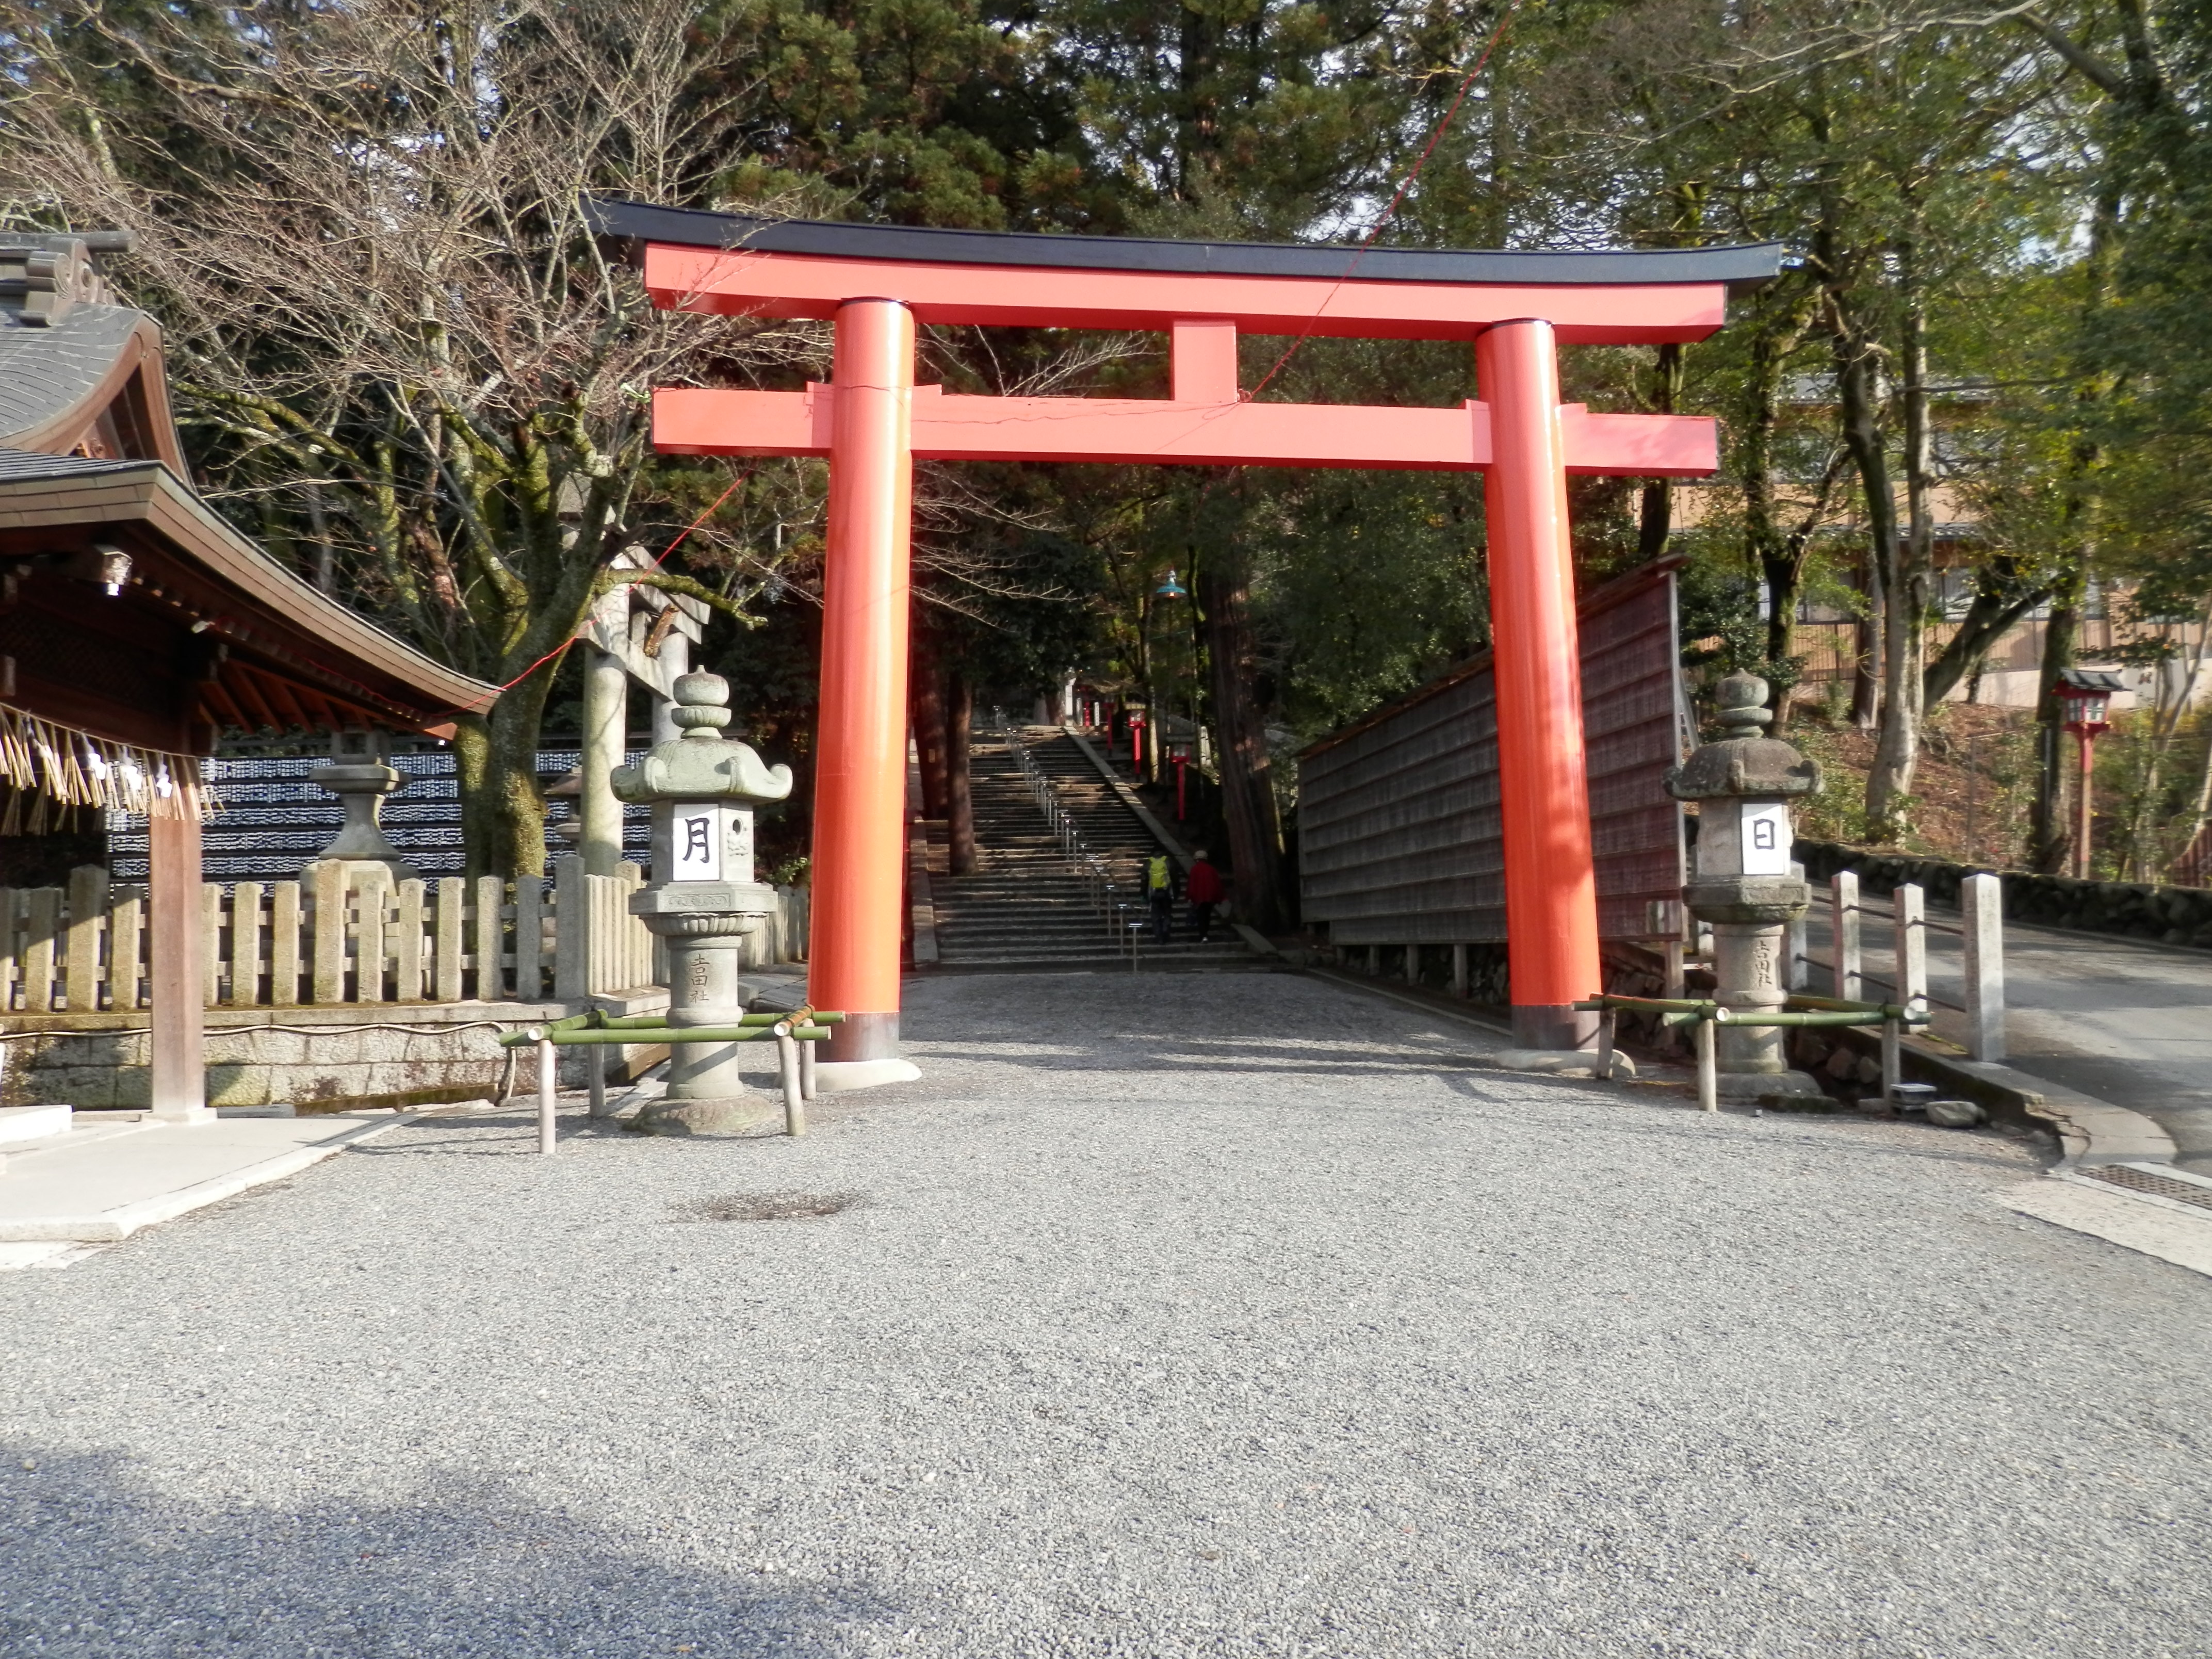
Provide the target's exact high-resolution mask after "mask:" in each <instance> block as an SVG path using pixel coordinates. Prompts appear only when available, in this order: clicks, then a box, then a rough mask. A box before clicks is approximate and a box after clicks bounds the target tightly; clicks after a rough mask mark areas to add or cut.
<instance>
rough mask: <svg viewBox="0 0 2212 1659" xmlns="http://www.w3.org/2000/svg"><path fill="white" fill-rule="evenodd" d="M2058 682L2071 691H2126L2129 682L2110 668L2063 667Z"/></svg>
mask: <svg viewBox="0 0 2212 1659" xmlns="http://www.w3.org/2000/svg"><path fill="white" fill-rule="evenodd" d="M2058 684H2059V685H2060V686H2061V687H2062V688H2063V689H2064V690H2069V691H2092V692H2098V691H2101V692H2106V693H2111V692H2114V691H2124V690H2127V689H2128V683H2127V682H2126V681H2125V680H2124V679H2122V678H2120V677H2119V675H2118V674H2117V673H2115V672H2114V671H2112V670H2111V669H2109V668H2062V669H2060V670H2059V671H2058Z"/></svg>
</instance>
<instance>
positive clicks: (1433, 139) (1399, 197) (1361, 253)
mask: <svg viewBox="0 0 2212 1659" xmlns="http://www.w3.org/2000/svg"><path fill="white" fill-rule="evenodd" d="M1519 8H1520V0H1513V3H1512V4H1511V5H1509V6H1507V7H1506V8H1505V15H1504V16H1503V17H1501V18H1499V19H1498V27H1496V28H1494V29H1492V31H1491V33H1490V40H1489V41H1488V43H1487V44H1486V45H1485V46H1484V47H1483V48H1482V56H1481V57H1480V58H1476V59H1475V60H1474V68H1473V69H1471V70H1468V72H1467V76H1466V78H1465V79H1463V80H1462V81H1461V82H1460V83H1459V90H1458V91H1457V92H1455V93H1454V94H1452V100H1451V106H1450V107H1449V108H1448V109H1446V110H1445V111H1444V112H1443V119H1441V120H1439V121H1438V122H1437V124H1436V125H1435V126H1434V127H1433V128H1431V130H1430V132H1429V142H1428V143H1425V144H1424V145H1423V146H1422V147H1421V153H1420V155H1418V156H1416V157H1415V158H1414V161H1413V168H1412V170H1411V171H1410V172H1408V173H1407V174H1406V177H1405V179H1404V180H1403V181H1402V182H1401V184H1400V185H1399V186H1398V189H1397V191H1396V193H1395V195H1393V196H1392V197H1390V200H1389V204H1387V205H1386V206H1385V207H1384V208H1383V211H1382V212H1381V213H1379V214H1377V215H1376V218H1375V222H1374V223H1373V224H1372V225H1370V226H1369V227H1368V230H1367V234H1366V235H1364V236H1363V237H1362V238H1360V240H1359V246H1358V251H1357V252H1354V253H1353V254H1352V262H1351V263H1350V264H1347V265H1346V266H1345V268H1344V274H1343V275H1342V276H1339V277H1338V278H1337V279H1336V284H1335V287H1334V288H1331V289H1329V291H1328V294H1327V295H1324V296H1323V297H1322V302H1321V306H1320V308H1319V309H1318V310H1316V312H1315V313H1314V314H1313V316H1312V317H1311V318H1310V319H1308V321H1307V323H1306V327H1305V332H1304V333H1303V334H1301V335H1299V336H1298V337H1297V339H1295V340H1293V341H1291V343H1290V345H1289V347H1288V348H1287V349H1285V351H1284V353H1283V355H1282V356H1279V357H1278V358H1276V359H1275V366H1274V367H1273V368H1271V369H1269V370H1268V371H1267V373H1266V374H1263V375H1261V377H1260V384H1259V385H1257V386H1254V387H1253V388H1252V389H1251V390H1250V391H1249V392H1245V393H1244V394H1243V398H1244V401H1245V402H1247V403H1249V402H1251V401H1253V400H1254V399H1255V398H1258V397H1259V395H1260V394H1261V392H1264V391H1266V390H1267V383H1268V382H1269V381H1270V380H1273V379H1274V378H1275V376H1276V375H1278V374H1281V373H1282V372H1283V368H1284V365H1285V364H1286V363H1288V362H1290V361H1291V358H1292V357H1294V356H1297V349H1298V348H1299V347H1300V346H1302V345H1304V343H1306V342H1307V341H1308V340H1309V339H1310V338H1312V337H1313V331H1314V328H1315V325H1317V324H1318V323H1319V322H1320V321H1321V317H1322V312H1324V311H1327V310H1328V307H1329V301H1332V300H1334V299H1335V298H1336V295H1337V290H1338V289H1341V288H1342V287H1343V286H1344V285H1345V283H1347V282H1349V281H1351V280H1352V272H1353V271H1355V270H1358V269H1359V262H1360V261H1361V260H1362V259H1364V258H1366V257H1367V250H1368V249H1369V248H1370V247H1372V246H1375V239H1376V237H1377V236H1380V235H1381V234H1383V226H1385V225H1387V224H1389V222H1390V217H1391V216H1392V215H1393V214H1395V213H1396V212H1397V210H1398V204H1400V203H1401V202H1403V201H1404V200H1405V199H1406V192H1407V191H1409V190H1411V189H1413V181H1414V180H1415V179H1419V177H1420V176H1421V169H1422V168H1423V167H1426V166H1428V164H1429V157H1430V156H1431V155H1435V154H1436V149H1437V144H1438V143H1440V142H1441V141H1442V140H1443V136H1444V130H1445V129H1446V128H1448V127H1449V126H1450V125H1451V124H1452V118H1453V117H1454V116H1455V115H1457V114H1458V113H1459V106H1461V105H1462V104H1463V103H1465V102H1466V101H1467V94H1468V93H1469V92H1471V91H1473V90H1474V82H1475V77H1476V76H1480V74H1481V73H1482V71H1483V69H1484V67H1485V66H1486V64H1488V63H1489V62H1490V57H1491V54H1492V52H1496V51H1497V50H1498V43H1499V42H1500V41H1502V40H1504V39H1505V30H1506V27H1507V26H1508V25H1509V24H1510V23H1511V22H1512V21H1513V14H1514V13H1515V12H1516V10H1518V9H1519Z"/></svg>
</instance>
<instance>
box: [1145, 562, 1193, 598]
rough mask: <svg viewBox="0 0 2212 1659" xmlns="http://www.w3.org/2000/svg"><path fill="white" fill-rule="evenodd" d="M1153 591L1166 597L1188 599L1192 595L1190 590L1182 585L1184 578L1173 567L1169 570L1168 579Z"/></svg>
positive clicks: (1161, 596)
mask: <svg viewBox="0 0 2212 1659" xmlns="http://www.w3.org/2000/svg"><path fill="white" fill-rule="evenodd" d="M1152 592H1155V593H1157V594H1158V595H1159V596H1160V598H1162V599H1188V598H1189V597H1190V590H1189V589H1188V587H1185V586H1183V585H1182V578H1181V577H1179V576H1177V575H1176V573H1175V572H1174V571H1173V570H1172V569H1170V571H1169V572H1168V579H1167V580H1165V581H1164V582H1162V583H1161V584H1160V585H1159V586H1158V587H1156V588H1154V589H1153V590H1152Z"/></svg>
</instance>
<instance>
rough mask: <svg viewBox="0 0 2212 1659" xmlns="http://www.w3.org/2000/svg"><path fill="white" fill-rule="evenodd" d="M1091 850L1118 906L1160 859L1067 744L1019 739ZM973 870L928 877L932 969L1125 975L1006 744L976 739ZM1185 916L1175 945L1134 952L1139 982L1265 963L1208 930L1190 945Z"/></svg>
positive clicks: (1119, 953) (1234, 939)
mask: <svg viewBox="0 0 2212 1659" xmlns="http://www.w3.org/2000/svg"><path fill="white" fill-rule="evenodd" d="M1018 735H1019V736H1020V737H1021V738H1023V739H1024V741H1025V742H1026V743H1027V744H1029V746H1030V753H1031V754H1032V755H1033V756H1034V757H1036V762H1037V764H1038V766H1039V768H1040V769H1042V771H1044V772H1045V773H1047V774H1048V775H1050V776H1051V777H1052V778H1053V779H1054V782H1055V784H1056V785H1057V787H1058V788H1059V790H1060V799H1062V800H1063V801H1064V802H1065V803H1066V808H1067V810H1068V811H1069V812H1070V814H1071V815H1072V816H1073V818H1074V821H1075V823H1076V825H1077V827H1078V828H1079V829H1080V830H1081V832H1082V835H1083V839H1084V842H1085V845H1087V846H1088V847H1089V848H1090V849H1091V851H1092V852H1093V853H1095V854H1097V855H1098V856H1099V857H1100V858H1101V859H1103V860H1105V862H1106V864H1107V866H1108V867H1109V870H1110V871H1111V872H1112V875H1113V878H1114V881H1115V884H1116V885H1117V887H1118V888H1119V889H1120V890H1121V895H1122V896H1125V897H1126V898H1127V899H1129V900H1130V901H1132V902H1133V901H1134V900H1135V899H1136V897H1137V895H1138V892H1139V884H1140V879H1141V876H1142V872H1143V867H1144V863H1145V860H1146V859H1148V858H1150V857H1151V856H1152V854H1154V853H1156V852H1158V850H1159V848H1158V842H1155V841H1154V840H1153V838H1152V834H1151V832H1150V831H1149V830H1147V829H1146V828H1145V826H1144V825H1143V823H1140V822H1139V820H1138V818H1137V817H1136V815H1135V814H1134V813H1133V812H1132V811H1129V809H1128V808H1127V806H1126V805H1123V804H1122V802H1121V799H1120V798H1119V797H1118V796H1116V795H1115V793H1114V791H1113V789H1112V788H1111V787H1110V786H1109V785H1108V784H1107V782H1106V781H1105V780H1104V779H1103V778H1102V777H1100V776H1099V775H1098V771H1097V768H1096V767H1094V766H1093V765H1092V764H1091V762H1090V760H1089V759H1088V758H1087V757H1085V755H1084V753H1083V751H1082V750H1081V749H1079V747H1078V746H1077V745H1076V742H1075V740H1074V739H1073V738H1071V737H1069V736H1068V735H1067V734H1066V732H1061V731H1060V730H1059V729H1058V728H1057V727H1053V726H1031V727H1028V728H1026V729H1024V730H1023V731H1022V732H1019V733H1018ZM969 792H970V795H971V798H972V799H973V801H974V804H975V849H976V863H977V866H978V867H977V869H976V872H975V874H974V875H972V876H957V877H956V876H944V875H937V876H933V877H932V878H931V879H930V889H931V896H932V899H933V902H934V906H935V908H936V912H937V948H938V953H939V968H940V969H945V970H950V971H955V972H959V971H967V972H981V973H1020V972H1030V973H1040V972H1043V973H1048V972H1055V971H1057V972H1063V973H1066V972H1075V971H1079V970H1093V971H1111V970H1116V969H1118V970H1119V971H1121V972H1122V973H1127V972H1129V971H1130V965H1129V949H1128V945H1127V939H1126V936H1125V937H1123V938H1121V939H1119V940H1117V939H1116V938H1115V933H1113V932H1111V931H1109V927H1108V925H1107V922H1106V920H1105V918H1104V917H1103V915H1101V914H1100V911H1099V908H1098V905H1097V901H1096V899H1095V898H1094V897H1093V895H1092V889H1091V884H1090V883H1088V882H1087V881H1085V878H1083V877H1082V876H1080V875H1079V874H1078V872H1077V871H1076V869H1075V866H1073V864H1072V863H1071V862H1070V861H1069V860H1068V858H1067V856H1066V854H1064V853H1063V852H1062V851H1061V850H1060V841H1059V838H1058V837H1057V836H1054V833H1053V831H1052V829H1051V827H1050V826H1049V825H1048V823H1046V822H1045V817H1044V814H1043V812H1042V811H1040V810H1039V808H1038V806H1037V804H1036V798H1035V797H1034V796H1033V795H1031V794H1030V787H1029V785H1028V783H1027V782H1025V781H1024V779H1023V777H1022V772H1021V768H1020V766H1019V764H1018V763H1017V762H1016V760H1015V758H1014V754H1013V750H1012V747H1011V739H1010V738H1007V737H1003V736H1000V734H997V733H994V732H977V733H976V734H975V738H974V742H973V746H972V749H971V751H970V758H969ZM1186 911H1187V907H1186V906H1183V905H1180V904H1179V905H1177V906H1176V921H1175V926H1176V938H1175V939H1174V941H1173V942H1172V943H1171V944H1169V945H1155V944H1153V943H1152V936H1151V933H1150V932H1149V930H1148V931H1147V932H1146V934H1145V936H1144V937H1143V938H1142V939H1140V940H1139V943H1138V946H1137V965H1136V971H1137V972H1139V973H1154V972H1159V971H1164V970H1181V971H1188V970H1193V969H1206V970H1215V971H1218V970H1225V969H1228V970H1233V969H1258V968H1264V967H1265V966H1266V965H1267V963H1265V962H1264V961H1263V960H1262V958H1261V957H1259V956H1257V955H1256V954H1255V952H1253V951H1251V950H1250V949H1249V947H1247V946H1246V945H1245V944H1244V942H1243V939H1241V938H1240V937H1239V936H1238V935H1237V933H1236V931H1235V930H1234V929H1233V928H1231V927H1229V926H1228V924H1226V923H1225V922H1220V921H1217V922H1216V923H1215V924H1214V927H1213V938H1212V942H1211V943H1209V944H1206V945H1200V944H1198V943H1197V942H1196V941H1194V940H1193V939H1191V938H1190V937H1189V928H1188V923H1187V921H1186Z"/></svg>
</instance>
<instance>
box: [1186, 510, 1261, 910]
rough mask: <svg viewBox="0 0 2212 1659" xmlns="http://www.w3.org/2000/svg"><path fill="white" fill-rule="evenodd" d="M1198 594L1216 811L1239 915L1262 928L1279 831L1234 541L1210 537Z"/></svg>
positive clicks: (1245, 592)
mask: <svg viewBox="0 0 2212 1659" xmlns="http://www.w3.org/2000/svg"><path fill="white" fill-rule="evenodd" d="M1197 576H1198V598H1199V603H1200V606H1201V607H1202V609H1203V611H1204V614H1205V631H1206V655H1207V657H1208V658H1209V659H1211V662H1212V670H1213V674H1212V678H1213V687H1212V690H1213V718H1214V726H1215V730H1216V732H1218V735H1219V737H1220V739H1221V752H1220V754H1219V755H1218V757H1216V758H1217V761H1218V765H1219V767H1220V770H1221V797H1222V809H1223V816H1224V817H1225V818H1226V819H1227V821H1228V826H1229V856H1230V862H1231V865H1232V866H1234V867H1235V873H1236V899H1237V913H1238V915H1240V916H1241V917H1242V919H1243V921H1246V922H1249V924H1250V925H1251V926H1253V927H1256V928H1258V929H1259V930H1260V931H1261V933H1270V932H1273V930H1274V929H1275V928H1276V927H1278V926H1279V923H1280V921H1281V917H1282V904H1281V898H1280V887H1281V882H1282V832H1281V828H1280V824H1279V820H1278V818H1277V816H1276V812H1275V786H1274V781H1273V776H1272V775H1271V769H1270V767H1269V763H1268V757H1267V732H1266V729H1265V727H1264V726H1263V724H1262V721H1261V711H1260V708H1259V707H1258V705H1257V702H1256V701H1255V697H1254V695H1253V684H1254V681H1255V679H1256V678H1257V677H1258V671H1259V661H1258V652H1257V649H1256V648H1255V645H1254V641H1253V639H1252V625H1251V618H1250V615H1249V605H1250V597H1251V596H1250V592H1249V577H1248V576H1247V574H1246V572H1245V569H1244V565H1243V556H1242V555H1241V554H1239V553H1238V552H1237V550H1235V548H1234V547H1233V546H1231V545H1229V544H1216V545H1215V547H1213V548H1212V549H1210V550H1208V551H1207V552H1206V555H1205V556H1204V557H1203V558H1202V559H1201V560H1200V562H1199V568H1198V572H1197Z"/></svg>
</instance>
